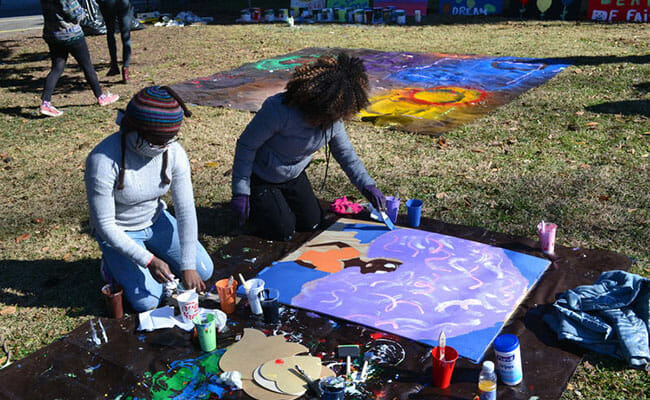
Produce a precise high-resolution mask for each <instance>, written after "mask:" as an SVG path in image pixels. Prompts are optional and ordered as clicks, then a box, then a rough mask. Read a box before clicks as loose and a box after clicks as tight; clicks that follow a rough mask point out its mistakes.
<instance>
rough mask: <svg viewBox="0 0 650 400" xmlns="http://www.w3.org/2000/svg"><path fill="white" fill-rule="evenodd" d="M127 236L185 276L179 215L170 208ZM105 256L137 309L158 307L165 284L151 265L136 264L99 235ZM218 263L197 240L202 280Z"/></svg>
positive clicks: (132, 304) (197, 255) (106, 264)
mask: <svg viewBox="0 0 650 400" xmlns="http://www.w3.org/2000/svg"><path fill="white" fill-rule="evenodd" d="M125 233H126V234H127V236H129V237H130V238H131V239H133V240H134V241H135V242H136V243H138V244H139V245H140V246H142V247H146V248H147V249H148V250H149V251H150V252H152V253H153V254H155V255H156V257H158V258H160V259H162V260H163V261H165V262H166V263H167V264H168V265H169V268H170V269H171V271H172V273H174V275H176V276H177V277H179V278H181V279H182V273H181V269H180V262H181V246H180V241H179V238H178V226H177V224H176V218H174V217H173V216H172V215H171V214H169V213H168V212H167V211H166V210H165V211H163V213H162V214H161V215H160V216H159V217H158V219H157V220H156V222H155V223H154V224H153V225H151V226H150V227H148V228H145V229H142V230H139V231H125ZM95 239H97V242H98V243H99V248H100V249H101V250H102V253H103V254H102V257H103V258H104V268H106V271H107V272H108V274H110V276H111V277H112V278H113V280H114V281H116V282H117V283H119V284H120V285H121V286H122V288H123V289H124V296H125V297H126V299H127V300H128V301H129V304H131V307H133V309H134V310H135V311H136V312H142V311H146V310H151V309H152V308H156V307H158V305H159V304H160V300H161V298H162V291H163V285H162V284H161V283H158V282H157V281H156V280H155V279H154V278H153V276H151V273H150V272H149V270H148V269H147V268H144V267H143V266H140V265H138V264H136V263H134V262H133V261H132V260H131V259H129V258H127V257H125V256H124V255H122V253H120V252H119V251H117V250H115V249H114V248H112V247H111V246H110V245H109V244H108V243H106V241H105V240H104V239H102V238H100V237H99V236H98V235H95ZM213 269H214V265H213V263H212V259H211V258H210V256H209V255H208V252H207V251H206V250H205V248H204V247H203V246H202V245H201V243H199V242H198V241H197V242H196V272H198V274H199V276H200V277H201V279H202V280H204V281H205V280H208V279H209V278H210V277H211V276H212V270H213Z"/></svg>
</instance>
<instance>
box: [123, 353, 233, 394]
mask: <svg viewBox="0 0 650 400" xmlns="http://www.w3.org/2000/svg"><path fill="white" fill-rule="evenodd" d="M224 352H225V349H222V350H216V351H214V352H212V353H205V354H203V355H201V356H200V357H197V358H194V359H187V360H177V361H174V362H172V363H171V364H170V366H169V369H168V370H166V371H157V372H155V373H153V374H152V373H151V372H145V373H144V374H143V377H144V378H145V380H144V381H143V382H141V383H140V384H139V385H138V386H141V387H144V388H148V389H149V390H150V393H149V394H148V395H147V396H146V397H147V398H149V399H151V400H167V399H177V400H181V399H182V400H185V399H187V400H189V399H214V398H220V397H221V394H223V393H225V392H226V388H225V387H223V386H219V385H218V384H217V383H216V382H217V378H218V376H219V373H220V372H221V370H220V369H219V360H220V359H221V356H222V355H223V353H224ZM134 390H136V388H134ZM215 395H217V396H218V397H215ZM138 398H139V397H133V396H131V395H129V396H128V397H127V399H134V400H135V399H138Z"/></svg>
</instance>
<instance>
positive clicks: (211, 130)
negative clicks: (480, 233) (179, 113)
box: [0, 20, 650, 400]
mask: <svg viewBox="0 0 650 400" xmlns="http://www.w3.org/2000/svg"><path fill="white" fill-rule="evenodd" d="M132 38H133V45H134V54H133V64H132V78H133V79H132V82H130V83H128V84H126V85H125V84H121V83H118V79H117V77H111V78H106V77H105V75H106V72H107V70H108V52H107V49H106V43H105V38H104V37H91V38H88V43H89V47H90V51H91V54H92V57H93V61H94V63H95V67H96V69H97V72H98V75H99V77H100V80H101V81H102V83H103V85H105V86H107V87H109V88H110V89H111V91H113V92H115V93H118V94H120V96H121V99H120V101H119V102H118V103H117V104H116V105H113V106H109V107H105V108H100V107H99V106H97V105H95V104H94V97H93V96H92V93H91V91H90V90H89V88H88V86H87V85H86V83H85V81H84V79H83V75H82V73H81V71H80V70H79V68H78V67H77V66H76V63H75V62H74V61H70V65H69V67H68V69H67V70H66V71H65V72H64V75H63V77H62V79H61V80H60V81H59V84H58V87H57V90H56V91H55V94H54V98H53V104H54V105H55V106H57V107H60V108H61V109H62V110H63V111H64V112H65V114H64V115H63V116H62V117H60V118H56V119H54V118H43V117H41V116H40V115H39V114H38V113H37V106H38V104H39V102H40V101H39V99H40V95H41V91H42V88H43V84H44V78H45V76H46V75H47V73H48V72H49V64H50V63H49V58H48V51H47V46H46V44H45V42H44V41H43V40H42V39H41V38H40V33H34V31H32V33H29V34H16V36H13V37H3V38H0V193H1V194H2V195H1V201H0V216H1V221H2V224H0V335H2V336H4V338H5V339H6V341H7V343H8V346H9V348H10V350H11V351H12V353H13V358H14V359H18V358H22V357H25V356H27V355H29V354H30V353H32V352H33V351H35V350H36V349H38V348H40V347H43V346H45V345H47V344H49V343H51V342H52V341H54V340H56V339H57V338H59V337H60V336H61V335H64V334H65V333H66V332H68V331H70V330H71V329H73V328H74V327H76V326H78V325H79V324H81V323H82V322H85V321H87V320H88V319H89V318H91V317H92V316H97V315H103V313H104V304H103V302H102V299H101V298H100V295H99V288H100V287H101V278H100V276H99V273H98V270H99V257H100V252H99V250H98V248H97V244H96V243H95V241H94V240H93V239H92V238H91V237H90V236H89V234H88V212H87V206H86V198H85V190H84V185H83V169H84V161H85V158H86V156H87V154H88V152H89V151H90V150H91V149H92V148H93V147H94V146H95V145H96V144H97V143H98V142H99V141H100V140H102V138H104V137H106V136H107V135H109V134H111V133H113V132H114V131H116V128H117V126H116V125H115V123H114V120H115V116H116V112H115V110H116V109H117V108H123V107H125V106H126V104H127V102H128V100H129V99H130V98H131V96H132V95H133V94H134V93H135V92H136V91H137V90H139V89H141V88H142V87H144V86H148V85H152V84H170V83H176V82H179V81H184V80H187V79H190V78H195V77H202V76H208V75H211V74H213V73H215V72H217V71H223V70H227V69H231V68H235V67H238V66H240V65H241V64H243V63H246V62H251V61H255V60H260V59H263V58H268V57H272V56H276V55H279V54H284V53H287V52H290V51H295V50H299V49H301V48H304V47H312V46H317V47H349V48H359V47H367V48H373V49H378V50H390V51H398V50H404V51H423V52H424V51H427V52H447V53H475V54H486V55H494V56H498V55H502V56H520V57H552V58H559V57H562V58H564V57H569V58H572V60H573V63H574V65H573V66H571V67H569V68H568V69H567V70H565V71H564V72H563V73H561V74H559V75H558V76H556V77H555V78H553V79H552V80H550V81H549V82H547V83H546V84H545V85H543V86H541V87H538V88H536V89H532V90H530V91H528V92H526V93H525V94H523V95H522V96H520V97H519V98H517V99H516V100H515V101H513V102H512V103H510V104H507V105H505V106H503V107H501V108H499V109H497V110H496V111H495V112H492V113H490V114H488V115H487V116H485V117H484V118H481V119H479V120H477V121H475V122H473V123H471V124H468V125H465V126H462V127H460V128H457V129H455V130H453V131H450V132H447V133H445V134H444V136H442V137H441V138H433V137H427V136H422V135H414V134H407V133H403V132H399V131H392V130H387V129H381V128H376V127H373V126H371V125H369V124H366V123H360V122H350V123H349V124H348V125H347V127H348V132H349V134H350V136H351V138H352V141H353V143H354V145H355V148H356V150H357V152H358V153H359V155H360V157H361V158H362V160H364V162H365V165H366V167H367V168H368V170H369V172H370V174H371V175H372V176H373V177H374V178H375V179H376V180H377V182H378V184H379V187H380V188H381V189H382V190H383V191H384V192H385V193H387V194H394V193H396V192H398V193H399V194H400V195H401V197H402V198H408V197H417V198H420V199H423V200H424V203H425V207H424V210H423V213H424V214H425V215H426V216H428V217H432V218H437V219H440V220H443V221H445V222H451V223H459V224H466V225H473V226H481V227H484V228H487V229H490V230H495V231H500V232H506V233H510V234H514V235H524V236H529V237H534V236H535V232H536V231H535V225H536V223H537V222H539V221H540V220H542V219H543V220H547V221H553V222H555V223H557V224H558V226H559V230H558V237H557V241H558V244H560V245H563V246H570V247H585V248H604V249H609V250H612V251H616V252H619V253H622V254H626V255H628V256H629V257H632V258H633V259H635V260H636V263H635V265H634V267H633V269H632V272H634V273H637V274H640V275H642V276H645V277H650V255H649V252H648V245H649V244H650V167H649V161H650V28H649V27H648V25H647V24H645V25H643V24H615V25H604V24H592V23H576V22H512V21H510V22H508V21H500V20H487V21H482V22H481V23H471V24H463V23H458V24H443V25H435V26H415V27H398V26H386V27H367V26H339V25H313V26H297V27H296V28H295V29H289V28H288V27H286V26H283V25H259V26H250V25H249V26H237V25H213V26H189V27H168V28H164V27H160V28H155V27H149V28H147V29H146V30H142V31H135V32H133V33H132ZM192 109H193V111H194V115H193V116H192V118H190V119H189V120H187V121H186V122H185V124H184V127H183V129H182V130H181V133H182V139H181V140H182V144H183V146H184V147H185V148H186V150H187V152H188V154H189V156H190V159H191V165H192V169H193V181H194V192H195V197H196V203H197V209H198V214H199V220H200V221H199V230H200V238H201V240H202V242H203V243H204V244H205V245H206V247H207V248H208V251H209V252H214V251H216V250H217V249H218V248H219V247H220V246H221V245H223V244H224V243H226V242H228V241H229V240H230V239H231V238H232V235H234V232H233V231H232V230H231V228H230V227H231V220H230V216H229V212H228V202H229V200H230V176H229V170H230V168H231V163H232V158H233V151H234V145H235V141H236V138H237V136H238V135H239V133H241V131H242V130H243V128H244V127H245V126H246V124H247V122H248V121H249V120H250V118H251V116H252V114H251V113H248V112H241V111H236V110H231V109H220V108H209V107H193V108H192ZM315 159H316V160H324V154H323V153H322V152H321V153H318V154H317V155H316V156H315ZM313 164H314V165H313V166H312V168H311V170H310V175H311V177H312V181H313V182H314V186H315V187H316V189H318V188H319V187H320V183H321V180H322V176H323V175H324V163H323V162H316V163H313ZM317 194H318V195H319V196H320V197H323V198H327V199H333V198H335V197H338V196H341V195H348V196H352V197H358V193H357V192H356V191H355V190H354V188H353V187H352V185H351V184H350V183H349V182H348V181H347V179H345V177H344V175H343V172H342V171H341V170H340V168H338V167H337V166H336V165H335V166H334V168H332V169H331V170H330V177H329V179H328V182H327V185H326V187H325V188H324V189H323V190H322V191H320V192H318V193H317ZM0 357H1V356H0ZM1 361H2V360H1V359H0V364H1ZM648 393H650V376H649V375H648V373H646V372H642V371H635V370H628V369H626V365H625V364H624V363H621V362H617V361H613V360H612V359H609V358H606V357H601V356H598V355H595V354H590V355H588V356H587V357H586V361H585V362H583V363H582V364H581V366H580V367H579V369H578V371H577V373H576V374H575V375H574V377H573V379H572V380H571V382H570V384H569V387H568V388H567V390H566V391H565V393H564V395H563V399H565V400H568V399H641V398H646V397H647V396H648Z"/></svg>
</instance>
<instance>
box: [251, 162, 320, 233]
mask: <svg viewBox="0 0 650 400" xmlns="http://www.w3.org/2000/svg"><path fill="white" fill-rule="evenodd" d="M250 201H251V219H252V220H253V223H254V224H255V225H256V226H257V228H258V229H259V230H260V234H261V235H262V236H265V237H268V238H270V239H273V240H289V239H291V237H292V236H293V234H294V232H295V231H303V232H304V231H312V230H314V229H316V228H317V227H318V224H320V222H321V220H322V219H323V210H322V209H321V208H320V204H319V202H318V199H317V198H316V195H315V194H314V190H313V189H312V187H311V183H309V179H308V178H307V174H306V173H305V171H303V172H302V173H301V174H300V175H298V177H297V178H295V179H292V180H290V181H288V182H284V183H271V182H267V181H265V180H263V179H261V178H260V177H258V176H256V175H253V176H252V177H251V199H250Z"/></svg>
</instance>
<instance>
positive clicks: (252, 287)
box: [246, 278, 264, 315]
mask: <svg viewBox="0 0 650 400" xmlns="http://www.w3.org/2000/svg"><path fill="white" fill-rule="evenodd" d="M246 284H247V285H248V293H246V297H248V303H249V304H250V305H251V312H252V313H253V314H256V315H260V314H262V313H263V312H262V303H261V302H260V292H261V291H262V290H264V281H263V280H261V279H258V278H255V279H249V280H247V281H246Z"/></svg>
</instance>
